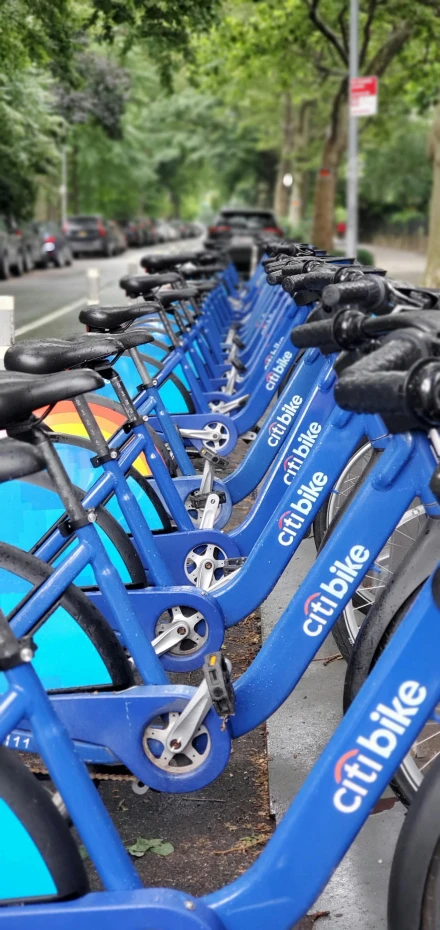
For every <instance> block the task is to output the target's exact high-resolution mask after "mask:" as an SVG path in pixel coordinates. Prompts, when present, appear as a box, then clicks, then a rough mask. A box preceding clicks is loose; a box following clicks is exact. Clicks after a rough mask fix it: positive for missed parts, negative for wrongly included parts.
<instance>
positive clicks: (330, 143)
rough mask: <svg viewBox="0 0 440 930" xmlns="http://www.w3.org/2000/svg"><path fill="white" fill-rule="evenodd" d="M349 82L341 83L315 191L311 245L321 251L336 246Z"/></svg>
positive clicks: (345, 142) (345, 143)
mask: <svg viewBox="0 0 440 930" xmlns="http://www.w3.org/2000/svg"><path fill="white" fill-rule="evenodd" d="M346 98H347V81H346V79H345V78H344V80H343V81H342V82H341V84H340V87H339V90H338V92H337V94H336V96H335V99H334V101H333V107H332V115H331V122H330V127H329V131H328V134H327V138H326V140H325V143H324V149H323V153H322V159H321V168H320V170H319V172H318V177H317V180H316V188H315V206H314V214H313V230H312V242H313V245H316V246H317V247H318V248H320V249H328V250H331V249H332V247H333V230H334V212H335V199H336V187H337V183H338V172H339V167H340V164H341V161H342V157H343V155H344V153H345V149H346V146H347V99H346Z"/></svg>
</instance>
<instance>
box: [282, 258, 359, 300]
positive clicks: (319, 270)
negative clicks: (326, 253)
mask: <svg viewBox="0 0 440 930" xmlns="http://www.w3.org/2000/svg"><path fill="white" fill-rule="evenodd" d="M343 270H345V269H344V268H343V266H342V267H341V266H340V265H325V264H322V265H319V266H317V267H316V269H313V270H310V271H309V270H307V271H306V272H305V273H304V274H299V275H294V276H292V277H289V278H285V279H284V281H283V283H282V287H283V289H284V290H285V291H287V293H288V294H294V293H295V291H298V290H301V289H302V288H304V287H307V288H309V289H310V290H311V291H322V290H324V288H326V287H327V286H328V285H329V284H330V282H331V281H334V280H335V277H336V275H340V274H341V271H343ZM351 274H355V275H356V276H359V277H362V273H361V272H351Z"/></svg>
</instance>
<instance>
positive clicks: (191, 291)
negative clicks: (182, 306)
mask: <svg viewBox="0 0 440 930" xmlns="http://www.w3.org/2000/svg"><path fill="white" fill-rule="evenodd" d="M157 296H158V298H159V300H160V302H161V304H162V306H163V307H169V305H170V304H173V303H174V301H176V300H194V297H197V296H198V289H197V288H196V287H179V288H176V290H168V291H159V293H158V294H157Z"/></svg>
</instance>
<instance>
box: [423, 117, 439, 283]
mask: <svg viewBox="0 0 440 930" xmlns="http://www.w3.org/2000/svg"><path fill="white" fill-rule="evenodd" d="M429 154H430V157H431V159H432V194H431V204H430V208H429V239H428V257H427V263H426V271H425V284H426V285H427V287H440V104H439V105H438V106H437V109H436V111H435V116H434V122H433V125H432V129H431V134H430V139H429Z"/></svg>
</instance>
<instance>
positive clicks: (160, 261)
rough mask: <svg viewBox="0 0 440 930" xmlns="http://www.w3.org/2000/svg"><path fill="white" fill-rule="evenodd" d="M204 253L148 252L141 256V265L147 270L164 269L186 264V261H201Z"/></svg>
mask: <svg viewBox="0 0 440 930" xmlns="http://www.w3.org/2000/svg"><path fill="white" fill-rule="evenodd" d="M204 254H205V253H203V252H175V253H174V254H173V255H170V254H168V255H160V254H159V255H158V254H157V253H154V254H153V255H148V254H147V255H144V256H143V258H141V265H142V268H145V270H146V271H163V270H164V269H165V268H173V267H174V266H175V265H184V264H186V262H199V261H200V259H201V258H202V256H203V255H204Z"/></svg>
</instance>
